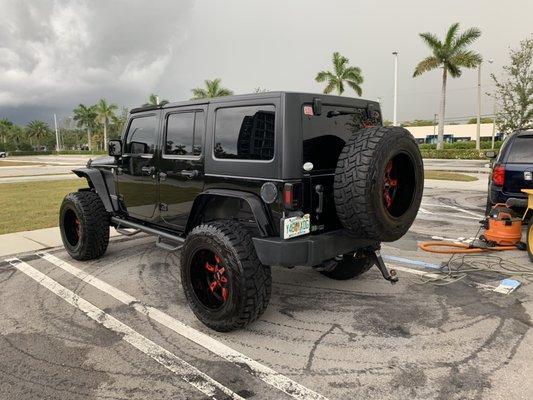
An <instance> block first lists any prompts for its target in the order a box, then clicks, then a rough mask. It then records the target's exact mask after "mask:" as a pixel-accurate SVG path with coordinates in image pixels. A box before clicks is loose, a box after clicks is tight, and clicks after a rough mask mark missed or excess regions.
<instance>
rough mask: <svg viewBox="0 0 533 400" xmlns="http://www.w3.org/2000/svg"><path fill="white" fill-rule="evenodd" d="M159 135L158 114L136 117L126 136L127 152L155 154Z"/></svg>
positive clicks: (125, 150)
mask: <svg viewBox="0 0 533 400" xmlns="http://www.w3.org/2000/svg"><path fill="white" fill-rule="evenodd" d="M156 136H157V116H155V115H149V116H146V117H138V118H134V119H133V120H132V121H131V123H130V127H129V129H128V134H127V136H126V146H125V149H124V152H125V153H130V154H154V149H155V142H156Z"/></svg>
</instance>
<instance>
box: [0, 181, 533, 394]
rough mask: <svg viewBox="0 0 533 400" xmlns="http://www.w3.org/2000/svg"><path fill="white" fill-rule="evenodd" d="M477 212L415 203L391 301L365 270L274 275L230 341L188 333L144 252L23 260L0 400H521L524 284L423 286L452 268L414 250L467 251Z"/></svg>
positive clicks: (166, 269)
mask: <svg viewBox="0 0 533 400" xmlns="http://www.w3.org/2000/svg"><path fill="white" fill-rule="evenodd" d="M484 201H485V198H484V193H483V192H473V191H470V192H467V191H464V190H446V189H428V190H426V192H425V196H424V200H423V204H422V208H421V210H420V212H419V215H418V218H417V220H416V222H415V224H414V225H413V227H412V229H411V230H410V231H409V233H408V234H407V235H406V236H405V237H404V238H402V239H401V240H399V241H398V242H394V243H390V244H386V245H384V246H383V250H382V253H383V254H384V256H385V258H386V261H387V264H388V265H389V266H390V267H396V268H397V269H398V274H399V277H400V282H399V283H398V284H396V285H391V284H390V283H388V282H386V281H385V280H383V279H382V278H381V275H380V274H379V272H378V270H377V269H372V270H371V271H369V272H368V273H367V274H365V275H363V276H362V277H361V278H360V279H356V280H351V281H342V282H339V281H332V280H328V279H327V278H326V277H324V276H322V275H321V274H319V273H317V272H316V271H313V270H312V269H309V268H301V267H297V268H294V269H281V268H274V269H273V271H272V272H273V287H272V298H271V301H270V305H269V307H268V309H267V311H266V312H265V314H264V315H263V316H262V317H261V319H260V320H259V321H258V322H256V323H254V324H252V325H251V326H250V327H249V328H247V329H246V330H242V331H236V332H232V333H228V334H220V333H216V332H213V331H210V330H208V329H207V328H205V327H204V326H203V325H201V324H200V323H199V322H198V321H197V320H196V319H195V317H194V315H193V314H192V312H191V311H190V309H189V307H188V306H187V303H186V300H185V297H184V294H183V292H182V290H181V284H180V278H179V255H178V254H176V253H170V252H166V251H164V250H161V249H159V248H157V247H155V246H154V244H153V238H149V237H146V236H136V237H133V238H116V239H114V240H113V241H112V243H111V244H110V247H109V249H108V252H107V253H106V254H105V256H104V257H102V258H101V259H99V260H97V261H94V262H85V263H81V262H77V261H75V260H72V259H70V258H69V257H68V256H67V254H66V252H64V251H63V250H62V249H57V250H52V251H50V252H48V253H46V254H35V253H26V254H20V255H18V256H16V259H11V260H10V261H9V262H2V263H1V264H0V288H1V290H0V304H1V305H2V306H1V308H0V327H1V329H0V330H1V332H2V333H3V334H2V336H1V338H0V374H1V375H2V382H3V383H2V385H0V398H2V399H4V398H5V399H15V398H16V399H34V398H69V399H78V398H80V399H82V398H83V399H87V398H113V399H124V398H128V399H141V398H142V399H146V398H149V399H170V398H190V399H203V398H206V397H215V398H220V399H222V398H237V399H239V398H253V399H284V398H287V399H290V398H295V399H313V398H316V399H321V398H329V399H357V398H379V399H399V398H400V399H430V398H431V399H433V398H435V399H465V398H467V399H478V398H490V399H494V398H502V399H508V398H513V399H519V398H524V399H526V398H531V397H533V385H532V384H531V382H530V381H531V379H530V378H531V376H533V366H531V365H530V363H529V361H528V360H530V359H531V357H532V356H533V350H532V348H533V337H532V335H531V332H530V326H531V320H530V315H531V313H532V311H533V303H532V299H533V292H532V290H531V285H529V284H528V281H527V280H526V279H525V278H520V279H521V280H522V282H523V286H521V287H520V288H519V289H518V290H517V291H515V292H513V293H511V294H509V295H504V294H500V293H495V292H492V291H490V290H486V287H487V286H486V285H490V284H493V283H494V282H497V281H498V280H499V279H500V278H501V277H499V276H496V275H494V274H487V273H478V274H475V275H469V276H467V277H466V278H464V279H461V280H459V281H457V282H449V281H446V282H439V284H429V283H422V281H421V279H420V277H421V275H420V273H426V271H428V269H424V266H426V267H428V266H429V267H430V266H435V265H438V264H440V263H441V262H443V261H446V260H447V259H448V258H449V256H446V255H434V254H429V253H424V252H421V251H420V250H419V249H418V247H417V243H418V241H421V240H428V239H431V238H432V237H438V238H440V239H441V240H461V241H462V240H468V239H469V238H472V237H474V236H475V234H476V231H477V229H478V226H479V224H478V222H477V221H478V220H479V219H481V217H482V214H483V210H484ZM498 256H499V257H503V258H504V259H505V260H509V261H512V262H514V263H516V264H517V265H520V266H522V267H527V266H528V264H529V261H528V260H527V256H526V255H525V254H524V253H523V252H518V251H512V252H506V253H505V254H498ZM532 269H533V268H532ZM420 271H423V272H420ZM432 272H435V271H432ZM441 283H445V284H441ZM483 285H485V286H483Z"/></svg>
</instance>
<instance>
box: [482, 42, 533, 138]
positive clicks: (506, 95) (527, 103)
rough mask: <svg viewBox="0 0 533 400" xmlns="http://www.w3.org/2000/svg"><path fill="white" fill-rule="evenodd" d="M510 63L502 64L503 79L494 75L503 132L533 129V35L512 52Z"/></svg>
mask: <svg viewBox="0 0 533 400" xmlns="http://www.w3.org/2000/svg"><path fill="white" fill-rule="evenodd" d="M509 57H510V59H511V63H510V64H509V65H506V66H505V67H503V74H504V78H503V79H502V80H500V79H498V78H497V77H496V75H494V74H492V75H491V77H492V80H493V81H494V83H495V84H496V93H495V96H496V99H497V100H498V102H499V103H500V105H501V110H500V112H499V113H498V115H497V118H498V128H499V130H500V131H501V132H513V131H517V130H526V129H533V38H528V39H525V40H523V41H521V42H520V47H519V48H518V49H511V50H510V51H509Z"/></svg>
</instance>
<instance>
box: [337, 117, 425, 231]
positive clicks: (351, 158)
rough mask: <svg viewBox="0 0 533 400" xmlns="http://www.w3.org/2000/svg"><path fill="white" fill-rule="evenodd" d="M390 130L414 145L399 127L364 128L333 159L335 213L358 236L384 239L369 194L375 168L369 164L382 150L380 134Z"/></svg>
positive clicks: (408, 135)
mask: <svg viewBox="0 0 533 400" xmlns="http://www.w3.org/2000/svg"><path fill="white" fill-rule="evenodd" d="M406 132H407V135H406V134H405V133H406ZM391 134H398V135H402V136H404V137H410V139H411V140H412V141H413V143H414V144H415V145H416V141H415V140H414V138H413V136H412V135H411V134H410V133H409V132H408V131H407V130H405V129H404V128H401V127H393V126H386V127H385V126H375V127H370V128H364V129H361V130H359V131H358V132H356V133H355V134H354V135H353V136H352V137H351V138H350V140H349V141H348V142H347V143H346V145H345V146H344V148H343V150H342V152H341V154H340V156H339V159H338V161H337V167H336V170H335V181H334V200H335V207H336V211H337V216H338V217H339V220H340V221H341V222H342V224H343V225H344V227H346V228H348V229H350V230H351V231H352V232H353V233H354V234H355V235H356V236H358V237H364V238H368V239H374V240H387V239H386V238H383V232H384V231H386V228H385V227H383V226H382V224H381V221H380V220H379V218H377V216H376V213H375V209H374V205H373V204H372V202H371V201H369V198H370V192H371V190H372V189H373V184H374V183H375V182H377V180H378V176H377V173H378V171H377V170H376V168H374V167H373V165H374V163H375V161H374V160H375V159H376V158H377V157H379V156H380V154H381V152H382V151H383V147H384V146H383V145H382V140H383V138H384V136H386V135H391ZM417 147H418V146H417ZM422 182H423V181H422ZM422 184H423V183H422Z"/></svg>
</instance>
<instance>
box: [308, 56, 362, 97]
mask: <svg viewBox="0 0 533 400" xmlns="http://www.w3.org/2000/svg"><path fill="white" fill-rule="evenodd" d="M332 61H333V71H320V72H319V73H318V74H316V77H315V81H317V82H327V83H328V84H327V85H326V87H325V88H324V93H325V94H329V93H331V92H333V91H334V90H335V91H336V92H337V94H339V95H341V94H342V93H344V84H345V83H346V84H347V85H348V86H350V87H351V88H352V89H353V90H354V91H355V93H357V95H358V96H361V95H362V94H363V89H362V88H361V84H362V83H363V73H362V71H361V68H359V67H350V66H349V65H348V63H349V62H350V60H348V59H347V58H346V57H344V56H343V55H341V54H340V53H339V52H338V51H336V52H335V53H333V57H332Z"/></svg>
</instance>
